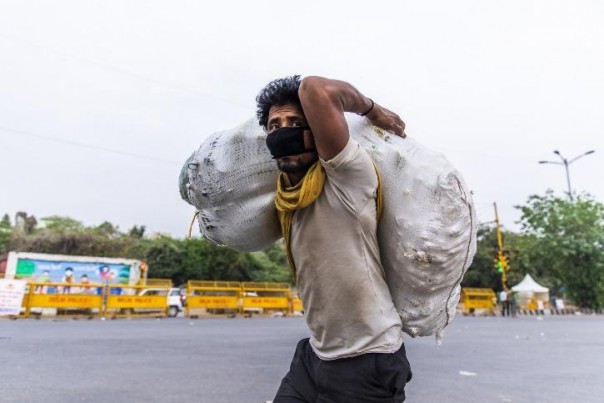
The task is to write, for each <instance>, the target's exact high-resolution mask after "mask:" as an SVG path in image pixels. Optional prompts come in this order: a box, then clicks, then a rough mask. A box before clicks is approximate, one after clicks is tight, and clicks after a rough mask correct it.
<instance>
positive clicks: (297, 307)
mask: <svg viewBox="0 0 604 403" xmlns="http://www.w3.org/2000/svg"><path fill="white" fill-rule="evenodd" d="M291 310H292V314H298V315H300V314H303V313H304V305H303V304H302V300H301V299H300V297H292V299H291Z"/></svg>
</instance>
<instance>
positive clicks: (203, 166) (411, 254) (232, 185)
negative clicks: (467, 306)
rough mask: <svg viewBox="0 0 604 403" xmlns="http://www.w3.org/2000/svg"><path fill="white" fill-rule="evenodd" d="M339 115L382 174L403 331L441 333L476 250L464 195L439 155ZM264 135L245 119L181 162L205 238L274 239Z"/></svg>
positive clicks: (186, 195)
mask: <svg viewBox="0 0 604 403" xmlns="http://www.w3.org/2000/svg"><path fill="white" fill-rule="evenodd" d="M346 120H347V121H348V125H349V130H350V133H351V136H352V137H353V138H354V139H355V140H356V141H357V142H359V144H360V145H361V146H362V147H363V148H364V149H366V150H367V151H368V153H369V155H371V157H372V158H373V160H374V161H375V163H376V165H377V166H378V168H379V169H380V172H381V174H382V179H383V184H384V186H383V187H384V214H383V217H382V220H381V222H380V224H379V227H378V239H379V244H380V251H381V257H382V264H383V266H384V271H385V273H386V277H387V281H388V285H389V287H390V291H391V293H392V298H393V301H394V304H395V306H396V308H397V310H398V312H399V314H400V315H401V318H402V321H403V329H404V331H405V332H406V333H408V334H409V335H411V336H413V337H415V336H427V335H432V334H437V335H438V334H439V332H440V331H442V329H444V327H445V326H446V325H447V324H448V323H450V321H451V320H452V318H453V316H454V315H455V310H456V306H457V302H458V301H459V293H460V286H459V284H460V283H461V280H462V278H463V275H464V273H465V271H466V270H467V268H468V267H469V266H470V263H471V262H472V258H473V256H474V254H475V252H476V217H475V212H474V205H473V202H472V197H471V194H470V192H469V190H468V189H467V186H466V185H465V183H464V181H463V179H462V178H461V176H460V174H459V173H458V172H457V171H456V170H455V169H454V168H453V167H452V166H451V164H450V163H449V162H448V161H447V160H446V159H445V158H444V156H442V155H441V154H438V153H434V152H431V151H429V150H427V149H426V148H424V147H423V146H421V145H420V144H419V143H417V142H416V141H414V140H413V139H401V138H399V137H397V136H393V135H390V134H387V133H384V132H383V131H382V130H380V129H378V128H376V127H373V126H371V125H370V124H369V121H368V120H366V119H364V118H361V117H359V116H356V115H352V114H347V115H346ZM265 139H266V134H265V133H264V131H263V130H262V128H260V126H258V122H257V120H256V119H250V120H249V121H247V122H246V123H244V124H243V125H241V126H239V127H237V128H235V129H232V130H227V131H224V132H220V133H217V134H214V135H212V136H211V137H210V138H208V139H207V140H206V141H205V142H204V143H203V144H202V146H201V147H200V149H199V150H198V151H197V152H196V153H194V154H193V155H192V156H191V157H190V158H189V160H188V161H187V163H186V164H185V166H184V167H183V170H182V172H181V178H180V185H181V186H180V188H181V195H182V196H183V199H185V200H186V201H188V202H189V203H191V204H193V205H194V206H195V207H197V208H198V209H199V211H200V215H199V224H200V228H201V232H202V234H203V236H204V237H206V238H207V239H208V240H210V241H212V242H215V243H217V244H221V245H226V246H229V247H231V248H234V249H238V250H241V251H250V250H259V249H264V248H266V247H268V246H270V244H272V243H273V242H274V241H276V240H278V239H279V238H280V237H281V234H280V229H279V223H278V221H277V217H276V210H275V207H274V204H273V196H274V193H275V190H276V181H277V176H278V170H277V167H276V163H275V162H274V160H273V159H272V158H271V156H270V154H269V152H268V150H267V148H266V145H265Z"/></svg>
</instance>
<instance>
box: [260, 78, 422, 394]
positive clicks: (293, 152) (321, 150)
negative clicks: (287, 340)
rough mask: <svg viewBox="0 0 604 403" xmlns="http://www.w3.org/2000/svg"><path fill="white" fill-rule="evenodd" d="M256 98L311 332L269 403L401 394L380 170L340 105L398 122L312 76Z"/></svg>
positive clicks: (402, 371)
mask: <svg viewBox="0 0 604 403" xmlns="http://www.w3.org/2000/svg"><path fill="white" fill-rule="evenodd" d="M256 100H257V104H258V112H257V115H258V119H259V123H260V125H261V126H263V127H264V129H265V130H266V132H267V133H268V134H267V138H266V143H267V146H268V148H269V150H270V152H271V154H272V156H273V158H274V159H275V160H276V162H277V166H278V168H279V170H280V171H281V174H280V176H279V179H278V183H277V194H276V197H275V206H276V208H277V211H278V215H279V221H280V224H281V230H282V233H283V236H284V238H285V242H286V248H287V254H288V260H289V263H290V266H291V268H292V270H293V272H294V276H295V278H296V283H297V287H298V293H299V295H300V297H301V299H302V301H303V304H304V310H305V318H306V321H307V324H308V327H309V329H310V334H311V336H310V338H309V339H303V340H301V341H300V342H299V343H298V346H297V348H296V351H295V353H294V357H293V360H292V363H291V367H290V370H289V372H288V373H287V374H286V375H285V377H284V378H283V381H282V383H281V386H280V387H279V390H278V392H277V395H276V397H275V399H274V402H275V403H283V402H331V403H333V402H347V403H349V402H402V401H403V400H405V384H406V383H407V382H409V381H410V379H411V369H410V366H409V362H408V361H407V358H406V354H405V348H404V345H403V331H402V324H401V319H400V316H399V314H398V313H397V311H396V308H395V307H394V303H393V301H392V296H391V294H390V291H389V289H388V286H387V284H386V278H385V274H384V269H383V268H382V264H381V261H380V250H379V246H378V241H377V227H378V222H379V217H380V214H381V210H382V189H381V179H380V173H379V171H378V169H377V167H375V165H374V164H373V162H372V160H371V158H370V156H369V155H368V154H367V152H366V151H365V150H364V149H363V148H361V147H360V146H359V144H358V143H357V142H356V141H355V140H353V139H352V138H351V137H350V134H349V130H348V126H347V123H346V120H345V118H344V113H345V112H353V113H357V114H359V115H361V116H365V117H366V118H367V119H369V120H370V121H371V123H372V124H373V125H375V126H377V127H379V128H381V129H384V130H387V131H389V132H392V133H394V134H396V135H398V136H401V137H405V132H404V129H405V124H404V123H403V121H402V120H401V119H400V118H399V116H398V115H396V114H395V113H393V112H391V111H389V110H387V109H386V108H384V107H382V106H380V105H378V104H377V103H375V102H374V101H373V100H371V99H370V98H367V97H365V96H364V95H362V94H361V93H360V92H359V91H358V90H356V89H355V88H354V87H353V86H351V85H350V84H348V83H345V82H342V81H337V80H330V79H326V78H321V77H307V78H304V79H303V80H300V77H299V76H293V77H286V78H283V79H278V80H275V81H273V82H271V83H269V84H268V85H267V86H266V87H265V88H264V89H263V90H262V91H261V92H260V94H259V95H258V97H257V99H256Z"/></svg>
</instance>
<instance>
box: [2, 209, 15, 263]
mask: <svg viewBox="0 0 604 403" xmlns="http://www.w3.org/2000/svg"><path fill="white" fill-rule="evenodd" d="M12 231H13V228H12V227H11V225H10V218H9V216H8V214H4V216H3V217H2V221H0V255H2V254H4V253H6V252H8V245H9V243H10V238H11V234H12Z"/></svg>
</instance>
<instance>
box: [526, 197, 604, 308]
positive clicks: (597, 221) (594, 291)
mask: <svg viewBox="0 0 604 403" xmlns="http://www.w3.org/2000/svg"><path fill="white" fill-rule="evenodd" d="M518 208H520V209H521V211H522V217H521V220H520V223H521V224H522V228H523V230H524V231H525V233H526V234H527V235H528V236H529V238H527V247H526V249H527V250H526V255H527V258H528V260H530V261H531V262H533V264H538V265H539V266H540V268H539V270H541V272H542V273H543V275H544V276H546V277H547V278H548V279H549V282H550V286H553V287H554V290H553V291H554V292H556V291H557V292H560V291H562V290H565V292H567V294H568V296H569V297H570V298H571V299H572V300H573V301H574V302H575V303H576V304H577V305H578V306H580V307H590V308H595V309H600V308H602V307H604V249H603V248H604V205H602V204H601V203H598V202H597V201H595V200H593V199H592V198H591V197H590V196H585V195H582V196H578V197H577V198H575V199H574V200H573V201H569V200H567V199H562V198H559V197H556V196H554V194H553V192H552V191H548V192H547V193H546V194H545V195H544V196H538V195H533V196H530V197H529V199H528V203H527V204H526V205H525V206H519V207H518Z"/></svg>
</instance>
